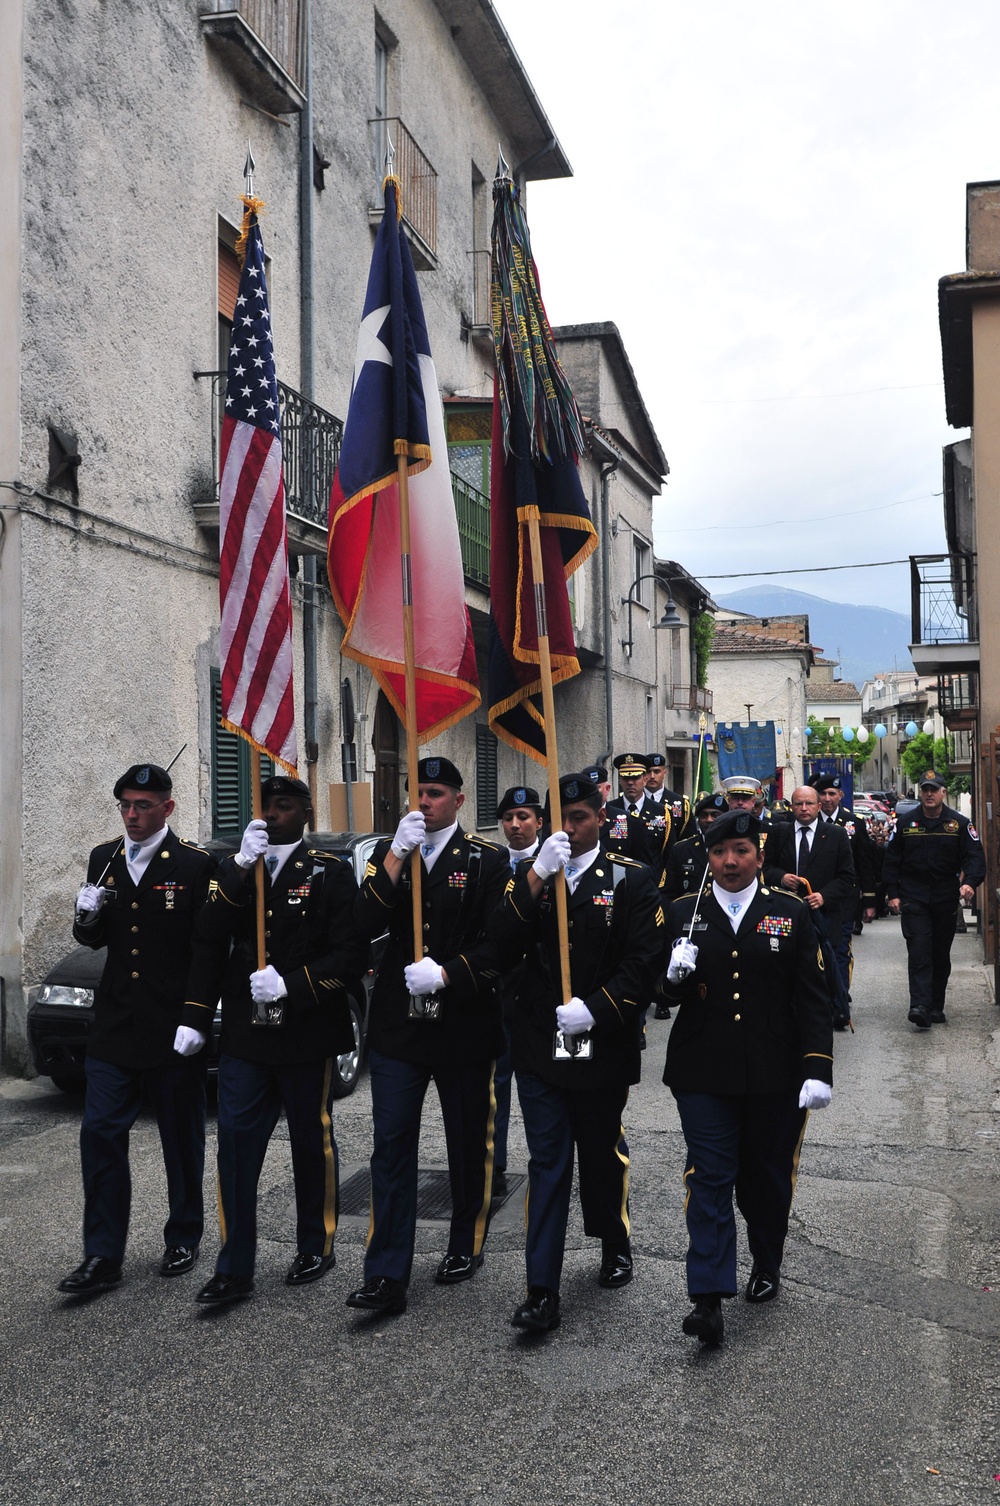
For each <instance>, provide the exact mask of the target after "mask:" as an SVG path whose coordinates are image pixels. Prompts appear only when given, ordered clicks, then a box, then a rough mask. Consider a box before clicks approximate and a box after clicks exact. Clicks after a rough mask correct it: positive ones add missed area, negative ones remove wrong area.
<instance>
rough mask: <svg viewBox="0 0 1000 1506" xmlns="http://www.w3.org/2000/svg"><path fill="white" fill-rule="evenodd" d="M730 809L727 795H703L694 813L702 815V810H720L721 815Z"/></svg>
mask: <svg viewBox="0 0 1000 1506" xmlns="http://www.w3.org/2000/svg"><path fill="white" fill-rule="evenodd" d="M728 809H729V801H728V800H727V799H726V797H725V795H703V796H702V797H701V799H700V800H699V801H698V804H697V805H696V806H695V808H694V813H695V815H696V816H700V815H701V813H702V811H718V812H719V814H720V815H725V813H726V811H727V810H728Z"/></svg>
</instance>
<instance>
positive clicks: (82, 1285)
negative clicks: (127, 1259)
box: [59, 1255, 122, 1297]
mask: <svg viewBox="0 0 1000 1506" xmlns="http://www.w3.org/2000/svg"><path fill="white" fill-rule="evenodd" d="M121 1279H122V1268H121V1266H120V1265H119V1264H118V1262H117V1261H116V1260H108V1259H106V1257H105V1256H103V1255H88V1256H87V1258H86V1260H85V1261H84V1262H83V1264H82V1265H78V1266H77V1268H76V1270H75V1271H70V1273H69V1275H68V1276H64V1277H63V1279H62V1280H61V1281H60V1283H59V1290H60V1291H61V1292H69V1294H70V1296H71V1297H92V1296H94V1294H95V1293H97V1292H109V1291H110V1290H111V1288H112V1287H113V1286H117V1285H118V1283H119V1281H120V1280H121Z"/></svg>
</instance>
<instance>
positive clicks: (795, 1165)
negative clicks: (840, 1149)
mask: <svg viewBox="0 0 1000 1506" xmlns="http://www.w3.org/2000/svg"><path fill="white" fill-rule="evenodd" d="M808 1123H809V1110H808V1109H806V1117H805V1118H804V1119H803V1121H802V1132H801V1134H800V1135H799V1138H798V1141H797V1142H796V1146H795V1151H794V1154H793V1155H792V1195H791V1197H790V1198H789V1199H788V1206H789V1208H790V1207H791V1206H792V1203H793V1201H794V1199H795V1185H796V1183H797V1182H798V1180H799V1157H800V1156H801V1155H802V1142H803V1140H804V1139H805V1137H806V1125H807V1124H808Z"/></svg>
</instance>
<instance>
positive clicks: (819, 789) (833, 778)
mask: <svg viewBox="0 0 1000 1506" xmlns="http://www.w3.org/2000/svg"><path fill="white" fill-rule="evenodd" d="M812 787H813V789H814V790H815V791H816V793H817V795H822V793H823V791H824V790H841V789H843V785H842V784H841V782H840V775H839V774H817V775H815V776H814V777H813V780H812Z"/></svg>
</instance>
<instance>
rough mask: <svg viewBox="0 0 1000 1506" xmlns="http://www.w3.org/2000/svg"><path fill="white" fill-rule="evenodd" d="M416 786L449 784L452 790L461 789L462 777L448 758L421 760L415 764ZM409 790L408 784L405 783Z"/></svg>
mask: <svg viewBox="0 0 1000 1506" xmlns="http://www.w3.org/2000/svg"><path fill="white" fill-rule="evenodd" d="M417 783H418V784H450V785H451V787H452V789H456V790H460V789H461V788H462V776H461V774H460V773H459V772H458V770H457V769H456V767H455V765H454V764H453V763H452V761H451V759H450V758H422V759H421V760H420V762H419V763H418V764H417ZM406 787H407V789H409V787H410V786H409V783H407V786H406Z"/></svg>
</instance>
